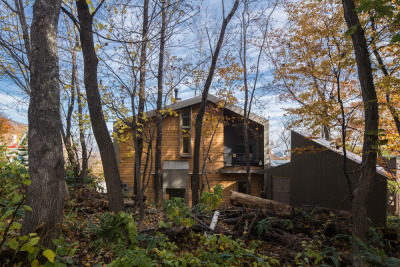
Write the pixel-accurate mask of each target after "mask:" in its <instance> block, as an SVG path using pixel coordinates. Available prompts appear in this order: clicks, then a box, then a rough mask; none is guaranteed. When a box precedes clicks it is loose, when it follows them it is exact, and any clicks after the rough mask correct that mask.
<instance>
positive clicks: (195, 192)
mask: <svg viewBox="0 0 400 267" xmlns="http://www.w3.org/2000/svg"><path fill="white" fill-rule="evenodd" d="M238 6H239V0H235V3H234V4H233V7H232V10H231V11H230V12H229V14H228V16H227V17H226V18H224V21H223V22H222V26H221V31H220V34H219V39H218V43H217V46H216V48H215V50H214V53H213V55H212V59H211V66H210V70H209V72H208V75H207V79H206V82H205V84H204V88H203V93H202V96H201V103H200V108H199V111H198V113H197V116H196V123H195V136H194V149H193V177H192V206H196V205H197V204H199V200H200V199H199V169H200V142H201V130H202V129H201V128H202V124H203V118H204V113H205V112H206V104H207V96H208V92H209V90H210V87H211V82H212V79H213V76H214V72H215V68H216V65H217V60H218V56H219V52H220V50H221V47H222V42H223V40H224V36H225V31H226V27H227V26H228V23H229V21H230V20H231V19H232V17H233V15H234V14H235V12H236V10H237V8H238Z"/></svg>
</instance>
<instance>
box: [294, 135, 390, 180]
mask: <svg viewBox="0 0 400 267" xmlns="http://www.w3.org/2000/svg"><path fill="white" fill-rule="evenodd" d="M293 132H295V133H297V134H299V135H301V136H303V137H304V138H308V139H309V140H311V141H313V142H314V143H317V144H319V145H321V146H323V147H325V148H328V149H329V150H331V151H333V152H335V153H337V154H340V155H342V156H343V155H344V154H343V149H342V148H337V147H336V145H335V144H333V143H331V142H329V141H327V140H325V139H321V138H319V139H312V138H310V137H307V136H306V135H304V134H302V133H300V132H297V131H293ZM346 156H347V158H348V159H350V160H352V161H354V162H356V163H358V164H361V162H362V157H360V156H359V155H357V154H354V153H352V152H350V151H348V150H346ZM376 172H377V173H379V174H380V175H383V176H385V177H388V176H387V174H386V172H385V170H384V169H383V168H382V167H381V166H379V165H376Z"/></svg>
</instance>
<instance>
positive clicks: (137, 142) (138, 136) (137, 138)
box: [133, 0, 149, 224]
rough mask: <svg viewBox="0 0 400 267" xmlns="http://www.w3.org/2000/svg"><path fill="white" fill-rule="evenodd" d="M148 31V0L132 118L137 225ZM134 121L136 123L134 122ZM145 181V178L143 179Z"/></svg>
mask: <svg viewBox="0 0 400 267" xmlns="http://www.w3.org/2000/svg"><path fill="white" fill-rule="evenodd" d="M148 30H149V0H145V1H144V5H143V28H142V44H141V51H140V77H139V105H138V113H137V118H135V116H133V127H134V129H133V139H134V146H135V178H134V179H135V185H136V194H137V196H138V199H139V224H140V223H141V222H142V221H143V217H144V203H143V197H142V189H141V176H142V175H141V163H142V154H143V129H144V128H143V125H144V120H143V112H144V103H145V86H146V61H147V43H148V39H147V34H148ZM135 121H136V122H135ZM143 179H145V177H143Z"/></svg>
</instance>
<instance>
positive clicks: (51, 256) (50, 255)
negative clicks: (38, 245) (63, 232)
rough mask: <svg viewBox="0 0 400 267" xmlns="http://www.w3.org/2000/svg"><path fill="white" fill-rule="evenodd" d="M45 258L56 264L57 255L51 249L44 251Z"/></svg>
mask: <svg viewBox="0 0 400 267" xmlns="http://www.w3.org/2000/svg"><path fill="white" fill-rule="evenodd" d="M43 256H45V257H46V258H47V259H48V260H49V261H50V262H54V257H55V256H56V254H55V253H54V252H53V251H52V250H51V249H46V250H45V251H43Z"/></svg>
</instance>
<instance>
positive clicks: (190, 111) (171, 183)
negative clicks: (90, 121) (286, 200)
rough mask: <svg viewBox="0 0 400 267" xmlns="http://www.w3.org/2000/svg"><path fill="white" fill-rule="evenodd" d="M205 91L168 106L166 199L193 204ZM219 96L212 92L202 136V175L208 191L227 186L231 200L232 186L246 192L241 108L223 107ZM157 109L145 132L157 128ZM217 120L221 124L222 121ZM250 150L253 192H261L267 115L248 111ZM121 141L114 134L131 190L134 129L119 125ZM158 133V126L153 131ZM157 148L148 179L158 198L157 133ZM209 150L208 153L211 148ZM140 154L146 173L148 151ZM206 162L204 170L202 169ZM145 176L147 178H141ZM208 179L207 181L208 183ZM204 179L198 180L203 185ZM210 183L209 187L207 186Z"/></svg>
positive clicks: (164, 161) (151, 192)
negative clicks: (195, 154)
mask: <svg viewBox="0 0 400 267" xmlns="http://www.w3.org/2000/svg"><path fill="white" fill-rule="evenodd" d="M200 102H201V96H198V97H194V98H191V99H187V100H183V101H179V102H177V103H175V104H172V105H170V106H167V107H166V109H165V110H166V111H167V112H168V115H167V116H166V117H165V119H164V120H163V143H162V148H161V149H162V191H163V199H164V200H166V199H169V198H170V197H173V196H179V197H183V198H185V199H186V202H187V203H188V204H190V202H191V195H192V192H191V191H192V190H191V188H192V186H191V179H192V174H193V146H194V125H195V118H196V115H197V112H198V109H199V106H200ZM221 103H222V102H221V100H220V99H218V98H217V97H215V96H213V95H208V98H207V109H206V112H207V114H206V117H205V122H204V127H203V134H202V136H203V138H204V139H203V140H202V145H201V150H200V170H201V175H200V176H201V177H202V178H201V179H202V181H203V183H204V184H205V189H204V190H205V191H206V190H208V188H209V187H210V188H211V189H212V188H213V187H214V186H215V185H217V184H222V185H223V187H224V191H223V194H224V197H223V202H228V201H229V190H235V191H239V192H243V193H246V192H247V186H246V177H247V176H246V166H245V165H246V164H245V157H244V151H245V149H244V138H243V130H242V129H243V128H242V127H243V114H244V113H243V110H242V109H241V108H239V107H237V106H234V105H227V106H225V107H222V105H221ZM155 115H156V114H155V112H154V111H150V112H148V113H147V116H148V118H149V121H150V122H149V123H148V126H146V128H145V132H146V133H147V134H146V135H147V136H148V135H149V133H151V132H152V130H154V127H155V126H154V125H155V124H154V122H153V123H152V122H151V121H152V119H154V118H155ZM218 121H219V123H218ZM248 125H249V130H248V133H249V149H250V163H251V173H252V182H251V192H252V194H253V195H256V196H260V194H261V192H262V190H263V187H264V186H263V182H264V170H265V169H266V167H267V166H268V164H269V153H268V151H269V147H268V145H269V135H268V130H269V129H268V120H266V119H264V118H261V117H259V116H256V115H254V114H251V115H250V122H249V124H248ZM118 131H119V138H118V140H119V141H118V142H117V141H116V139H115V142H114V144H115V149H116V152H117V155H118V160H119V168H120V175H121V180H122V182H123V186H124V187H125V188H128V189H129V190H128V191H131V189H132V188H133V186H134V150H133V141H132V137H131V134H130V133H131V130H130V129H126V130H123V131H122V130H121V129H119V130H118ZM154 132H155V131H154ZM153 140H154V141H153V146H152V147H153V150H152V151H153V152H152V156H150V157H149V159H150V160H149V163H148V166H149V167H148V170H147V171H146V173H147V175H146V177H145V178H144V179H146V180H145V181H144V184H145V185H146V184H147V186H146V191H145V195H146V196H147V197H149V198H153V197H154V172H155V170H154V162H155V159H154V154H155V152H154V151H155V146H154V144H155V137H153ZM209 148H210V150H209V153H208V156H206V157H205V155H207V151H208V149H209ZM146 151H147V149H146V144H145V149H144V154H143V157H142V170H141V171H142V173H143V172H144V169H143V168H144V165H145V160H146V154H145V152H146ZM203 163H205V169H204V170H202V166H203ZM142 179H143V177H142ZM207 181H208V182H207ZM201 184H202V183H201V181H200V185H201ZM208 185H209V187H208Z"/></svg>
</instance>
